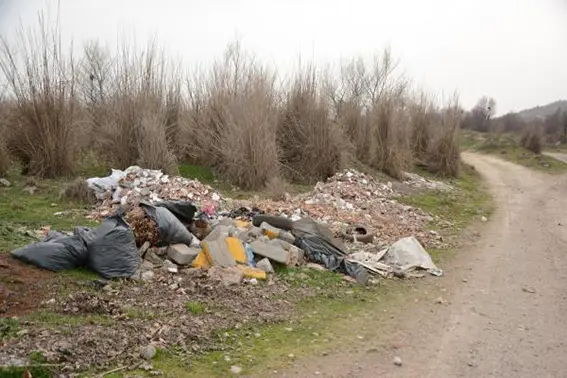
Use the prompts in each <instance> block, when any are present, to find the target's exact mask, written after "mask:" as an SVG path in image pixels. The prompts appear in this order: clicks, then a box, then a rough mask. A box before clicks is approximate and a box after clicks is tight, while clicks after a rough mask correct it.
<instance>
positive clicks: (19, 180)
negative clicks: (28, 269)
mask: <svg viewBox="0 0 567 378" xmlns="http://www.w3.org/2000/svg"><path fill="white" fill-rule="evenodd" d="M7 178H8V180H9V181H10V182H11V184H12V186H10V187H8V188H0V251H9V250H12V249H14V248H17V247H21V246H24V245H26V244H29V243H31V242H34V241H37V239H36V238H35V237H34V236H33V231H35V230H39V229H41V227H43V226H50V227H51V229H52V230H63V231H65V230H72V229H73V228H74V227H75V226H79V225H85V226H93V225H96V223H95V222H93V221H90V220H88V219H86V218H85V217H84V214H85V213H86V209H85V205H84V204H80V203H77V202H74V201H69V200H64V199H60V198H59V192H60V190H61V187H62V182H61V181H57V180H42V181H41V182H39V183H35V182H32V181H35V180H32V179H28V178H24V177H21V176H17V175H11V176H8V177H7ZM28 183H31V184H39V186H38V189H37V191H36V192H35V193H34V194H29V193H26V192H24V191H23V189H24V188H25V187H26V186H27V184H28ZM77 209H78V210H77ZM81 209H82V210H81ZM62 211H67V212H68V213H66V214H64V215H55V213H57V212H62Z"/></svg>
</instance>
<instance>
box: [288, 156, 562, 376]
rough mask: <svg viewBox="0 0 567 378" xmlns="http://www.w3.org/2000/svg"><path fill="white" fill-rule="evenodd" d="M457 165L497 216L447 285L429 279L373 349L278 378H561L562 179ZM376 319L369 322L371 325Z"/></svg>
mask: <svg viewBox="0 0 567 378" xmlns="http://www.w3.org/2000/svg"><path fill="white" fill-rule="evenodd" d="M464 158H465V160H466V161H467V162H468V163H470V164H473V165H474V166H475V167H476V169H477V170H478V171H479V172H481V174H482V175H483V176H484V178H485V179H486V181H487V183H488V184H489V186H490V189H491V190H492V192H493V195H494V196H495V201H496V204H497V207H498V209H497V211H496V213H495V214H494V215H493V217H492V219H490V221H489V222H488V223H486V224H485V225H483V226H480V227H479V232H480V234H481V235H480V238H479V239H478V240H477V241H476V242H475V243H474V245H472V246H470V247H469V248H465V249H464V250H463V251H460V253H459V254H458V255H457V257H455V259H454V260H453V261H452V262H450V263H449V264H448V265H446V266H442V267H443V268H444V270H445V276H444V277H442V278H439V279H438V281H434V282H435V283H434V284H431V283H430V282H431V281H432V280H433V279H431V280H429V282H428V283H427V284H426V287H427V285H429V286H430V288H429V289H427V288H426V292H425V294H423V293H422V295H421V296H419V295H417V294H416V295H417V296H416V299H415V301H416V302H417V303H413V301H412V303H411V305H409V306H407V308H405V309H404V310H403V311H402V312H401V313H400V314H398V315H397V318H396V319H395V322H393V324H392V325H388V327H386V328H387V329H388V330H387V331H384V335H383V337H382V339H383V340H382V341H380V342H379V343H378V342H377V344H376V345H374V347H373V348H369V346H373V345H372V341H368V342H367V343H368V344H364V345H362V343H363V342H361V345H360V346H359V347H357V348H354V350H350V351H344V352H341V353H332V354H331V355H328V356H318V357H314V358H311V359H309V360H304V361H298V362H297V363H296V365H295V366H294V367H293V368H291V369H290V370H288V371H285V372H279V373H278V374H277V375H279V376H285V377H311V376H317V377H435V378H444V377H447V378H453V377H471V378H472V377H475V378H479V377H480V378H482V377H530V378H532V377H567V175H565V176H563V175H562V176H557V175H555V176H551V175H545V174H543V173H539V172H535V171H531V170H529V169H527V168H524V167H520V166H518V165H515V164H512V163H508V162H504V161H502V160H499V159H497V158H495V157H491V156H488V155H473V154H467V155H465V156H464ZM436 290H437V291H436ZM439 293H440V294H439ZM439 295H441V296H442V300H443V301H442V302H443V303H441V304H439V303H437V300H436V298H437V297H438V296H439ZM418 297H419V300H418ZM383 318H384V317H383V314H380V313H377V314H376V320H375V321H376V324H379V323H380V322H382V321H383ZM389 321H390V323H392V321H391V320H389ZM395 356H398V357H400V358H401V359H402V362H403V365H402V366H395V365H394V364H393V359H394V357H395Z"/></svg>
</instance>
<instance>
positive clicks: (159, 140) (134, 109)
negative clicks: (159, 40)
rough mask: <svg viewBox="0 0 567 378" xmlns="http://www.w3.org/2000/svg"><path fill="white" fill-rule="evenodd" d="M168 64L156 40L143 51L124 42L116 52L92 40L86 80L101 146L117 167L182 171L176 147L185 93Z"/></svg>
mask: <svg viewBox="0 0 567 378" xmlns="http://www.w3.org/2000/svg"><path fill="white" fill-rule="evenodd" d="M168 73H169V72H168V66H167V65H166V64H165V58H164V57H163V55H162V54H161V53H160V52H159V51H158V49H157V47H156V45H155V44H153V43H150V44H149V45H148V47H147V48H146V49H145V50H142V53H141V54H138V53H136V51H135V50H134V49H132V48H129V47H128V46H123V47H122V48H121V49H120V50H119V53H118V55H117V56H115V57H112V56H110V55H109V53H108V52H107V51H105V50H104V49H102V48H101V47H100V46H98V45H97V44H91V45H87V47H86V51H85V60H84V61H83V71H82V78H81V79H82V80H81V83H82V85H83V94H84V97H85V100H86V108H87V109H88V114H89V116H90V123H91V129H92V131H93V133H94V135H93V139H94V142H95V146H96V149H97V150H98V151H99V154H100V155H101V157H102V158H103V159H104V160H106V161H108V162H109V163H110V164H111V165H112V166H115V167H120V168H126V167H127V166H129V165H133V164H137V165H140V166H143V167H146V168H152V169H161V170H163V171H164V172H166V173H171V174H174V173H177V161H176V159H175V155H174V150H173V149H172V148H170V145H169V144H168V136H169V139H170V141H171V142H173V140H174V139H175V133H171V130H173V129H175V128H176V127H177V122H178V120H177V116H178V113H177V111H178V108H176V106H178V105H179V104H180V103H181V98H180V97H176V96H181V94H180V93H179V92H178V91H177V89H178V88H179V86H178V85H174V84H170V83H168V81H167V77H168Z"/></svg>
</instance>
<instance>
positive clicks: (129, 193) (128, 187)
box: [87, 166, 222, 220]
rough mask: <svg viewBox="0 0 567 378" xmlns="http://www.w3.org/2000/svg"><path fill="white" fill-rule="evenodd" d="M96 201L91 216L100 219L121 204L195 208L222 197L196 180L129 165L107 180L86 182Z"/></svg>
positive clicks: (115, 171) (92, 179)
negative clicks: (187, 204) (191, 204)
mask: <svg viewBox="0 0 567 378" xmlns="http://www.w3.org/2000/svg"><path fill="white" fill-rule="evenodd" d="M87 184H88V186H89V188H91V189H92V190H93V191H94V193H95V196H96V198H97V199H98V200H99V201H101V202H100V203H99V205H98V206H97V208H96V210H95V211H93V213H92V214H91V217H92V218H93V219H99V220H100V219H102V218H104V217H105V216H107V215H109V214H112V213H113V212H115V211H117V209H118V208H119V207H120V206H121V205H122V206H125V205H135V204H137V203H139V202H140V201H146V202H148V203H152V204H153V203H156V202H161V201H177V200H179V201H189V202H195V203H196V204H198V205H203V206H204V205H206V204H209V206H210V204H219V203H220V202H221V201H222V199H221V196H220V195H219V194H218V193H217V192H216V191H215V190H214V189H213V188H211V187H210V186H208V185H204V184H202V183H201V182H200V181H199V180H189V179H186V178H184V177H179V176H175V177H170V176H168V175H164V174H163V172H162V171H160V170H152V169H143V168H140V167H138V166H132V167H129V168H127V169H126V170H124V171H120V170H117V169H113V170H112V174H111V175H110V176H108V177H102V178H101V177H94V178H90V179H88V180H87Z"/></svg>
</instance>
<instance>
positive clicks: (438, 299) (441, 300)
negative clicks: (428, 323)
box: [435, 297, 445, 304]
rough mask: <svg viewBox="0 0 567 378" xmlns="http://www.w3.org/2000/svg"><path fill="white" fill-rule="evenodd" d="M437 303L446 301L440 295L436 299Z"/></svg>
mask: <svg viewBox="0 0 567 378" xmlns="http://www.w3.org/2000/svg"><path fill="white" fill-rule="evenodd" d="M435 303H436V304H445V301H444V300H443V298H441V297H438V298H437V299H435Z"/></svg>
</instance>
